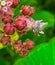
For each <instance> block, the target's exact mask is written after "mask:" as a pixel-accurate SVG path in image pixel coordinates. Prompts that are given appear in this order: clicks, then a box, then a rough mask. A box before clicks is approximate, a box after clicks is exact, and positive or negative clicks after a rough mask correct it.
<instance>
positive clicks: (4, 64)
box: [0, 58, 10, 65]
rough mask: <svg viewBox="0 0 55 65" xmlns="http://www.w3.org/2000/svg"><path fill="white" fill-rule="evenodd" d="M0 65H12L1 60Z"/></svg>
mask: <svg viewBox="0 0 55 65" xmlns="http://www.w3.org/2000/svg"><path fill="white" fill-rule="evenodd" d="M0 65H10V63H9V62H7V61H5V60H3V59H1V58H0Z"/></svg>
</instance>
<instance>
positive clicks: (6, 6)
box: [0, 0, 13, 18]
mask: <svg viewBox="0 0 55 65" xmlns="http://www.w3.org/2000/svg"><path fill="white" fill-rule="evenodd" d="M11 5H12V1H9V0H0V11H2V12H3V13H6V14H9V15H12V16H13V11H12V9H11ZM0 18H1V17H0Z"/></svg>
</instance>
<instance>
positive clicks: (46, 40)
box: [0, 0, 55, 65]
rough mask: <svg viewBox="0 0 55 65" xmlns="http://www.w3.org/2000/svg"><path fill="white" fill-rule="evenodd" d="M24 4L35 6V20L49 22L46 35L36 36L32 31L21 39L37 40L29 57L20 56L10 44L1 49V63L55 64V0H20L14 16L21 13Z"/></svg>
mask: <svg viewBox="0 0 55 65" xmlns="http://www.w3.org/2000/svg"><path fill="white" fill-rule="evenodd" d="M23 5H30V6H33V7H34V8H35V14H34V15H33V16H32V18H34V19H35V20H43V22H48V25H47V26H46V28H45V29H43V31H44V32H45V34H44V35H40V36H34V34H33V32H32V31H29V32H28V34H27V35H25V36H23V37H22V38H21V39H22V41H25V40H26V39H27V38H29V39H31V40H33V41H34V42H35V48H34V49H33V50H32V51H30V54H29V55H28V56H27V57H20V56H19V55H18V54H17V53H15V52H14V51H13V50H12V49H11V48H10V47H9V46H8V48H10V50H9V49H7V47H6V48H3V49H0V65H55V0H20V6H19V7H17V8H16V9H14V13H15V15H14V17H17V16H18V14H20V10H21V8H22V6H23Z"/></svg>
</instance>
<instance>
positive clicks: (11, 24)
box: [0, 0, 47, 56]
mask: <svg viewBox="0 0 55 65" xmlns="http://www.w3.org/2000/svg"><path fill="white" fill-rule="evenodd" d="M19 4H20V1H19V0H0V14H1V15H0V18H1V20H2V23H3V24H4V25H3V31H4V34H3V36H2V38H1V39H0V45H1V46H2V44H3V46H6V45H8V44H10V45H12V48H13V49H14V50H15V51H16V52H17V53H19V55H21V56H27V55H28V54H29V51H30V50H32V49H33V48H34V47H35V43H34V42H33V41H32V40H30V39H27V40H26V41H25V42H22V41H21V40H18V39H19V37H20V36H24V35H25V34H27V32H28V31H29V30H32V31H33V33H34V34H35V35H38V34H44V32H43V31H42V27H43V26H45V25H46V24H47V23H44V22H42V20H36V21H35V20H34V19H33V18H31V16H32V15H33V14H34V12H35V10H34V8H33V7H31V6H23V7H22V9H21V14H20V15H19V16H18V17H17V18H16V19H14V18H13V16H14V13H13V10H12V8H16V7H17V6H19ZM1 16H2V17H1ZM3 46H2V47H1V48H3Z"/></svg>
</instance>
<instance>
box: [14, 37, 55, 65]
mask: <svg viewBox="0 0 55 65" xmlns="http://www.w3.org/2000/svg"><path fill="white" fill-rule="evenodd" d="M18 64H19V65H55V37H54V38H52V39H51V40H50V41H49V42H48V43H44V44H40V45H38V46H36V47H35V49H34V50H32V51H31V52H30V54H29V55H28V56H27V57H24V58H21V59H18V60H17V61H16V62H15V63H14V65H18Z"/></svg>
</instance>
